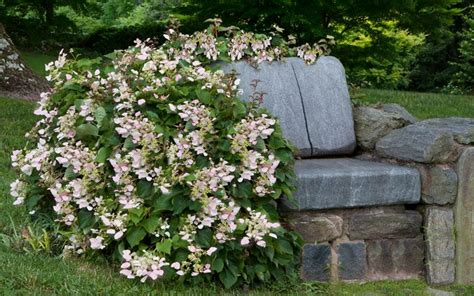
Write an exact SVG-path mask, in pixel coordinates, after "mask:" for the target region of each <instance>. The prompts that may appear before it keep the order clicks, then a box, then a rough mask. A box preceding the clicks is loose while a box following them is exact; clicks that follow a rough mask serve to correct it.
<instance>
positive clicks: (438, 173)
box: [418, 165, 458, 205]
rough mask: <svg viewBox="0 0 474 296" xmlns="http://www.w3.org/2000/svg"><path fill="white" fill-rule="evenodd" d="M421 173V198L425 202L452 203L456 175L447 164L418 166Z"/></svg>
mask: <svg viewBox="0 0 474 296" xmlns="http://www.w3.org/2000/svg"><path fill="white" fill-rule="evenodd" d="M418 170H419V171H420V174H421V199H422V200H423V202H424V203H426V204H437V205H446V204H451V203H454V201H455V200H456V194H457V188H458V176H457V174H456V172H455V171H454V170H453V169H452V168H450V167H449V166H439V165H438V166H433V167H428V166H418Z"/></svg>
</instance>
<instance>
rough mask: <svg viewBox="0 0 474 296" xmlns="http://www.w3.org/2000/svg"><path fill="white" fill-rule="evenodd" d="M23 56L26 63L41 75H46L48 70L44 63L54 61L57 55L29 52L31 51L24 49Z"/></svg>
mask: <svg viewBox="0 0 474 296" xmlns="http://www.w3.org/2000/svg"><path fill="white" fill-rule="evenodd" d="M21 57H22V58H23V60H24V61H25V63H26V64H27V65H28V66H29V67H30V68H31V70H33V71H34V72H36V73H37V74H39V75H41V76H45V75H46V70H45V69H44V65H45V64H48V63H50V62H51V61H54V60H55V59H56V58H57V56H55V55H53V54H45V53H38V52H29V51H22V52H21Z"/></svg>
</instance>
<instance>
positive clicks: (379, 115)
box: [354, 106, 407, 150]
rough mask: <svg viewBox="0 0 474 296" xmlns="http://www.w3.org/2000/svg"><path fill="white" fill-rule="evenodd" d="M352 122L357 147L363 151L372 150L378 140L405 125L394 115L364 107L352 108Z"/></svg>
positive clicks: (401, 119) (404, 122)
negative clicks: (353, 123)
mask: <svg viewBox="0 0 474 296" xmlns="http://www.w3.org/2000/svg"><path fill="white" fill-rule="evenodd" d="M354 122H355V133H356V139H357V146H358V147H360V148H362V149H365V150H372V149H374V148H375V143H376V142H377V141H378V140H379V139H380V138H382V137H383V136H386V135H387V134H388V133H389V132H391V131H392V130H394V129H397V128H401V127H404V126H405V125H406V124H407V122H406V121H405V120H404V119H403V118H402V117H400V116H399V115H397V114H395V113H389V112H385V111H382V110H379V109H375V108H372V107H364V106H361V107H356V108H354Z"/></svg>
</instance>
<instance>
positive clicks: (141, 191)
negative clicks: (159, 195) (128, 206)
mask: <svg viewBox="0 0 474 296" xmlns="http://www.w3.org/2000/svg"><path fill="white" fill-rule="evenodd" d="M152 193H153V184H152V183H151V182H148V181H146V180H140V181H138V184H137V194H138V196H139V197H141V198H145V197H147V196H150V195H151V194H152Z"/></svg>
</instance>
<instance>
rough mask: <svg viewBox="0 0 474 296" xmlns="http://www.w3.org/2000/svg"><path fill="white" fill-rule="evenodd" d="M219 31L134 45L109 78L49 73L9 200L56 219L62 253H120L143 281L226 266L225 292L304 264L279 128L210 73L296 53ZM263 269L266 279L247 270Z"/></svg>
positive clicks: (71, 64) (63, 57) (59, 70)
mask: <svg viewBox="0 0 474 296" xmlns="http://www.w3.org/2000/svg"><path fill="white" fill-rule="evenodd" d="M214 26H216V25H214ZM214 29H215V28H214ZM214 29H213V30H208V31H204V32H198V33H195V34H193V35H184V34H181V33H179V32H177V31H174V30H170V31H168V32H167V35H166V36H165V37H166V38H167V39H169V41H168V42H166V43H165V44H163V45H162V46H160V47H159V48H155V47H154V46H153V45H152V44H151V43H150V42H149V41H145V42H142V41H139V40H138V41H136V45H135V46H134V47H131V48H129V49H127V50H124V51H120V52H116V56H115V58H113V60H112V63H111V64H112V67H111V68H110V69H108V70H107V71H103V70H100V69H98V70H95V69H90V68H87V69H85V68H84V67H83V66H82V65H84V64H94V61H88V62H87V63H79V62H78V61H77V60H76V59H70V58H69V57H68V55H70V54H73V53H64V52H61V53H60V56H59V58H58V60H57V61H56V62H53V63H51V64H48V65H47V70H48V71H49V73H50V74H49V76H48V79H49V80H50V81H51V83H52V85H53V86H54V88H53V89H52V90H51V91H50V92H48V93H44V94H42V95H41V101H40V103H39V107H38V109H37V110H36V111H35V114H36V115H38V116H40V117H41V118H40V119H39V121H38V122H37V124H36V125H35V127H34V128H33V129H32V130H31V131H30V132H29V133H28V134H27V136H28V137H29V142H28V145H27V146H26V147H25V149H23V150H21V151H15V152H14V153H13V155H12V165H13V167H15V168H16V169H17V170H18V171H19V174H20V177H19V179H18V180H16V181H14V182H13V183H12V184H11V195H12V196H13V197H14V198H15V201H14V204H15V205H21V204H24V205H25V206H26V207H28V210H29V211H31V212H32V213H33V212H34V213H37V214H38V215H39V214H42V215H43V214H44V215H50V216H51V218H52V219H51V220H52V221H54V223H56V225H55V229H60V231H61V237H63V238H64V239H65V247H64V252H65V253H67V254H71V253H75V254H78V255H84V254H85V255H88V254H90V253H93V252H104V253H107V254H110V253H113V252H114V251H115V252H117V251H119V252H121V253H122V258H123V264H122V266H121V271H120V273H121V274H123V275H124V276H126V277H128V278H130V279H133V278H139V279H141V281H146V280H148V279H149V280H156V279H158V278H161V277H163V276H164V275H165V274H167V273H169V275H170V277H182V278H184V279H185V280H192V279H193V278H201V276H202V278H207V279H210V278H215V277H214V275H216V274H217V273H220V272H222V271H223V270H225V272H224V274H225V276H224V277H222V276H219V279H220V280H221V281H222V282H223V283H224V284H225V285H226V286H229V283H231V285H233V284H234V283H236V282H237V281H239V283H245V282H246V283H252V282H253V281H258V280H260V279H262V278H270V277H272V276H274V274H275V272H280V273H284V272H285V270H286V268H288V266H291V264H293V263H292V262H295V261H296V260H294V258H293V257H292V256H293V254H295V251H294V250H296V249H297V248H298V246H299V245H298V241H297V239H296V237H295V236H294V235H292V233H291V232H289V231H287V230H285V229H283V228H282V227H281V226H280V224H279V223H278V222H277V220H278V214H275V213H277V211H276V203H275V202H274V200H275V199H278V198H280V197H281V194H282V192H291V191H292V190H293V185H292V164H293V163H292V158H291V148H290V144H289V143H288V142H287V141H286V140H285V139H283V138H282V135H281V131H280V130H279V126H278V122H277V121H276V120H275V119H274V118H272V117H271V116H270V115H268V114H265V113H264V112H263V111H262V110H260V109H259V108H258V106H257V105H255V104H253V103H245V102H242V101H240V100H238V99H237V96H238V94H239V93H240V90H239V81H238V79H236V77H235V76H234V75H232V74H224V73H223V72H222V71H220V70H215V69H214V68H215V67H213V66H214V65H215V64H214V63H215V61H216V60H220V59H222V58H223V57H225V56H227V57H230V59H231V60H239V59H243V58H249V59H250V60H252V61H254V62H257V63H260V62H263V61H271V60H273V59H275V58H279V57H280V55H282V54H283V53H285V52H288V48H287V47H279V46H277V45H275V44H273V43H272V38H271V37H268V36H264V35H259V34H253V33H246V32H242V31H236V32H234V33H233V34H232V35H231V36H229V38H227V39H226V38H224V39H225V40H226V41H223V38H220V37H219V38H218V36H215V35H214V33H212V32H217V31H219V30H214ZM222 42H227V43H228V46H221V45H222V44H221V43H222ZM223 48H225V49H226V50H225V51H222V50H223ZM227 49H228V51H227ZM310 50H311V49H307V50H305V52H306V54H307V52H308V51H310ZM318 54H321V52H320V53H318ZM303 58H305V57H303ZM305 59H306V58H305ZM96 62H97V61H96ZM242 111H245V112H242ZM281 155H287V157H285V158H280V157H279V156H281ZM288 155H290V156H288ZM33 216H34V215H33ZM263 248H269V251H268V252H262V251H261V250H262V249H263ZM224 262H225V263H224ZM290 263H291V264H290ZM255 264H258V265H259V266H262V264H263V265H265V266H266V268H267V269H266V271H265V274H266V275H265V276H264V277H262V276H258V277H257V276H256V275H255V272H251V271H248V270H252V269H244V267H246V268H247V267H249V266H252V265H255ZM259 268H261V267H259ZM237 270H238V271H237ZM262 272H263V271H262ZM226 277H232V279H229V278H226ZM237 277H238V278H239V279H238V280H237Z"/></svg>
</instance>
